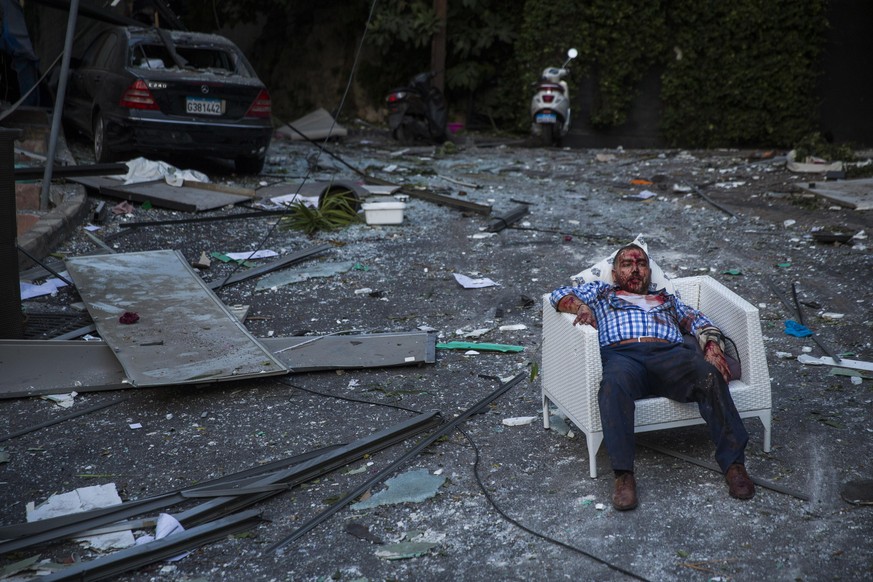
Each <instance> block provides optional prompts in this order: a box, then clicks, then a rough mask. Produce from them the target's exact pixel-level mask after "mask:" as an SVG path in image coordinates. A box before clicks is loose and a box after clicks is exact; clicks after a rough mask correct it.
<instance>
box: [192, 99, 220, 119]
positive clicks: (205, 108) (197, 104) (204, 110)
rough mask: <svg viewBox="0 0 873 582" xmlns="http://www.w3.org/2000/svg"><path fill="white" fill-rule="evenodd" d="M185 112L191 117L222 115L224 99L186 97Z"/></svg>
mask: <svg viewBox="0 0 873 582" xmlns="http://www.w3.org/2000/svg"><path fill="white" fill-rule="evenodd" d="M185 111H186V112H188V113H190V114H192V115H224V99H205V98H203V97H187V98H186V99H185Z"/></svg>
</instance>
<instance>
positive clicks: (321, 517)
mask: <svg viewBox="0 0 873 582" xmlns="http://www.w3.org/2000/svg"><path fill="white" fill-rule="evenodd" d="M526 376H527V373H526V372H521V373H519V374H517V375H516V376H515V377H514V378H512V379H511V380H510V381H509V382H507V383H505V384H501V386H500V387H499V388H498V389H497V390H495V391H494V392H492V393H491V394H489V395H488V396H486V397H485V398H483V399H482V400H480V401H479V402H477V403H476V404H474V405H473V406H472V407H471V408H468V409H467V410H465V411H464V412H462V413H461V414H459V415H458V416H456V417H455V418H454V419H452V420H451V421H450V422H448V423H446V424H445V425H443V426H442V427H440V429H439V430H437V431H435V432H434V433H433V434H432V435H430V436H429V437H427V438H426V439H424V440H422V441H421V442H420V443H418V445H416V446H415V448H413V449H412V450H410V451H409V452H408V453H406V454H405V455H403V456H402V457H400V458H399V459H397V460H396V461H394V462H393V463H391V464H390V465H388V467H386V468H385V469H383V470H382V471H380V472H379V473H377V474H376V475H374V476H373V477H371V478H370V479H368V480H367V481H365V482H364V483H362V484H361V485H360V486H358V487H357V488H356V489H355V490H354V491H352V492H351V493H349V494H347V495H346V496H345V497H343V498H342V499H340V500H339V501H337V502H336V503H334V504H332V505H331V506H330V507H329V508H327V509H325V510H324V511H322V512H321V513H319V514H317V515H315V516H314V517H312V518H310V519H309V520H307V521H306V522H305V523H304V524H303V525H302V526H300V527H299V528H298V529H296V530H295V531H294V532H293V533H291V534H290V535H288V536H287V537H285V538H283V539H281V540H279V541H278V542H276V543H274V544H273V545H271V546H270V547H269V548H267V550H266V551H267V552H273V551H278V550H281V549H282V548H284V547H285V546H287V545H288V544H290V543H291V542H293V541H294V540H296V539H298V538H300V537H302V536H303V535H304V534H306V533H307V532H309V531H310V530H311V529H313V528H315V527H316V526H317V525H319V524H321V523H322V522H324V521H326V520H327V519H328V518H329V517H330V516H332V515H333V514H335V513H337V512H338V511H339V510H340V509H342V508H343V507H345V506H346V505H348V504H349V503H351V502H352V501H354V500H355V499H357V498H358V497H360V496H361V495H363V494H364V493H365V492H366V491H367V490H369V489H370V488H371V487H372V486H373V485H375V484H377V483H380V482H381V481H382V480H383V479H386V478H387V477H388V476H389V475H391V474H392V473H394V471H396V470H397V469H398V468H399V467H400V466H401V465H403V464H404V463H406V462H407V461H408V460H409V459H411V458H413V457H415V456H416V455H418V454H419V453H420V452H421V451H423V450H424V449H426V448H427V447H429V446H430V445H431V444H433V443H434V442H435V441H436V440H437V439H439V438H442V437H443V436H445V435H447V434H449V433H451V432H452V431H453V430H455V429H456V428H457V427H458V426H460V425H461V424H462V423H464V422H466V421H467V419H468V418H470V417H471V416H473V415H474V414H479V413H480V412H482V411H484V410H485V409H486V408H487V407H488V405H489V404H491V403H492V402H494V401H495V400H497V399H498V398H500V397H501V396H502V395H503V394H505V393H506V392H507V391H509V389H510V388H513V387H514V386H515V385H516V384H518V383H519V382H521V381H522V380H523V379H524V378H525V377H526Z"/></svg>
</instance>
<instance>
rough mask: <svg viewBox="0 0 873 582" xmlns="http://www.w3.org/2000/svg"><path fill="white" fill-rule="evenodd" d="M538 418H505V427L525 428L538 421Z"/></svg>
mask: <svg viewBox="0 0 873 582" xmlns="http://www.w3.org/2000/svg"><path fill="white" fill-rule="evenodd" d="M536 419H537V417H536V416H515V417H513V418H504V419H503V425H504V426H525V425H528V424H530V423H532V422H533V421H534V420H536Z"/></svg>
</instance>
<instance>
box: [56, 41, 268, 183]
mask: <svg viewBox="0 0 873 582" xmlns="http://www.w3.org/2000/svg"><path fill="white" fill-rule="evenodd" d="M63 118H64V122H65V124H66V125H67V126H68V127H73V128H75V129H77V130H79V131H81V132H83V133H84V134H85V135H86V136H88V137H90V138H92V139H93V142H94V156H95V158H96V161H97V162H98V163H104V162H111V161H114V160H117V159H119V158H121V157H122V155H128V156H129V155H130V154H132V153H134V152H137V153H139V154H142V155H155V156H160V155H167V154H177V153H187V154H195V155H201V156H214V157H219V158H226V159H232V160H234V163H235V167H236V170H237V172H240V173H247V174H248V173H258V172H260V171H261V170H262V169H263V167H264V158H265V156H266V152H267V147H268V146H269V145H270V138H271V136H272V133H273V127H272V118H271V102H270V94H269V92H268V91H267V88H266V87H265V86H264V84H263V83H262V82H261V81H260V79H258V76H257V74H256V73H255V72H254V69H253V68H252V66H251V64H249V62H248V61H247V60H246V58H245V55H243V53H242V51H241V50H240V49H239V48H238V47H237V46H236V45H235V44H234V43H233V42H231V41H230V40H228V39H226V38H224V37H221V36H217V35H213V34H204V33H196V32H181V31H170V30H163V29H158V28H138V27H125V26H117V27H112V28H110V29H108V30H106V31H104V32H103V33H101V34H100V35H99V36H98V37H97V38H95V39H94V41H93V42H92V43H91V44H90V45H89V46H88V48H87V49H86V50H85V51H84V52H83V53H82V57H81V58H80V59H75V60H74V62H73V63H72V65H71V73H70V77H69V81H68V84H67V92H66V98H65V100H64V115H63Z"/></svg>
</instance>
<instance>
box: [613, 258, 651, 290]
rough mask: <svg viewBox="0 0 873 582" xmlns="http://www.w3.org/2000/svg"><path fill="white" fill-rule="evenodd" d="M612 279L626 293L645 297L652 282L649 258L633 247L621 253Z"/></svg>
mask: <svg viewBox="0 0 873 582" xmlns="http://www.w3.org/2000/svg"><path fill="white" fill-rule="evenodd" d="M612 279H613V281H614V282H615V284H616V285H617V286H618V287H619V288H620V289H622V290H624V291H627V292H629V293H637V294H639V295H645V294H646V293H648V292H649V284H650V283H651V282H652V270H651V269H649V257H647V256H646V253H644V252H643V250H642V249H639V248H633V247H632V248H629V249H625V250H623V251H621V252H620V253H619V255H618V259H617V260H616V262H615V266H614V267H613V268H612Z"/></svg>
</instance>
